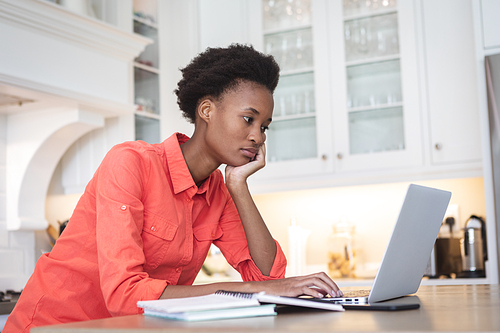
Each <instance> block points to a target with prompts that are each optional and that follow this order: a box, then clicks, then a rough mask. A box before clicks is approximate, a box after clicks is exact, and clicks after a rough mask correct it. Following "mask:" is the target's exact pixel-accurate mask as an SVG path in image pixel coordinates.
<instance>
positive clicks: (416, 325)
mask: <svg viewBox="0 0 500 333" xmlns="http://www.w3.org/2000/svg"><path fill="white" fill-rule="evenodd" d="M404 299H405V298H401V299H399V300H401V301H402V300H404ZM406 299H408V298H406ZM410 300H411V301H412V302H414V301H415V300H417V301H418V302H420V304H421V306H420V309H418V310H407V311H396V312H382V311H355V310H347V311H345V312H330V311H320V310H309V309H307V310H297V309H286V310H287V311H285V312H286V313H279V314H278V316H275V317H260V318H242V319H229V320H220V321H205V322H196V323H186V322H179V321H172V320H164V319H160V318H152V317H145V316H143V315H133V316H124V317H115V318H108V319H100V320H92V321H87V322H79V323H72V324H61V325H54V326H46V327H38V328H33V329H32V330H31V332H32V333H46V332H51V333H52V332H55V333H57V332H69V333H71V332H79V333H81V332H116V333H118V332H128V333H130V332H147V333H151V332H184V333H189V332H201V331H203V332H217V333H220V332H237V333H240V332H257V331H260V332H329V331H344V332H391V331H398V332H401V331H405V332H453V331H455V332H456V331H462V332H463V331H476V332H481V331H488V332H500V316H499V315H498V314H499V313H500V286H499V285H459V286H421V287H420V289H419V291H418V293H417V294H416V297H415V296H412V297H411V298H410Z"/></svg>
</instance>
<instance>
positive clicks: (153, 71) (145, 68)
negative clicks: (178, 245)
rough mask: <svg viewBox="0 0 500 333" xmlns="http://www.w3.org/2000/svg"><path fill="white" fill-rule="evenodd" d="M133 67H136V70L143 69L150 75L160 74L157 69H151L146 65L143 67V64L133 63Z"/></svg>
mask: <svg viewBox="0 0 500 333" xmlns="http://www.w3.org/2000/svg"><path fill="white" fill-rule="evenodd" d="M134 67H137V68H140V69H143V70H145V71H148V72H151V73H155V74H159V73H160V70H159V69H158V68H155V67H152V66H148V65H144V64H141V63H139V62H134Z"/></svg>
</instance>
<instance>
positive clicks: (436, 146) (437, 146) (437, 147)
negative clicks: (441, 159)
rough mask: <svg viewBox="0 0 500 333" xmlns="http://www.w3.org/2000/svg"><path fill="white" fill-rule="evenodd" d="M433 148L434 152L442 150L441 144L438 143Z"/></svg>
mask: <svg viewBox="0 0 500 333" xmlns="http://www.w3.org/2000/svg"><path fill="white" fill-rule="evenodd" d="M434 148H436V150H441V149H443V144H441V143H439V142H438V143H436V144H435V145H434Z"/></svg>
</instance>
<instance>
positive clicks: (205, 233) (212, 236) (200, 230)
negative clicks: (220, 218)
mask: <svg viewBox="0 0 500 333" xmlns="http://www.w3.org/2000/svg"><path fill="white" fill-rule="evenodd" d="M193 234H194V238H196V240H197V241H198V242H207V241H210V243H212V242H213V241H214V240H216V239H219V238H221V237H222V235H223V234H224V232H223V231H222V229H221V227H220V225H219V224H210V225H201V226H198V227H195V228H193Z"/></svg>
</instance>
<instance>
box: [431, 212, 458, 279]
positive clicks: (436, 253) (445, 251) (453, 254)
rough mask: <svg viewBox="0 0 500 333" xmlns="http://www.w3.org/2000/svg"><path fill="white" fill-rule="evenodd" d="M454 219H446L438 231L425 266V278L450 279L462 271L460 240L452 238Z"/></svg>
mask: <svg viewBox="0 0 500 333" xmlns="http://www.w3.org/2000/svg"><path fill="white" fill-rule="evenodd" d="M455 223H456V221H455V218H454V217H447V218H446V219H445V220H444V221H443V223H442V225H441V229H440V231H439V235H438V238H437V239H436V242H435V243H434V249H433V251H432V253H431V258H430V260H429V263H428V265H427V269H426V272H425V274H424V275H425V276H428V277H431V278H438V277H442V276H446V277H452V276H454V275H456V274H459V273H461V271H462V254H461V251H460V238H459V237H454V232H453V226H454V225H455Z"/></svg>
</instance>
